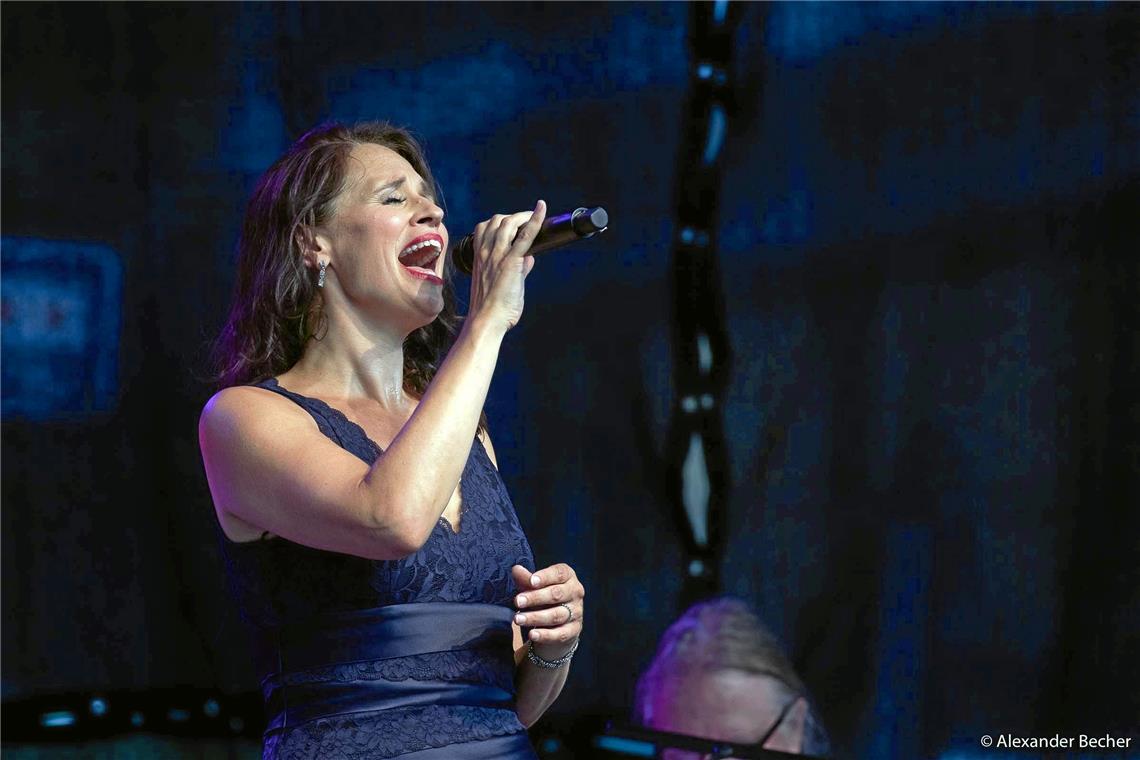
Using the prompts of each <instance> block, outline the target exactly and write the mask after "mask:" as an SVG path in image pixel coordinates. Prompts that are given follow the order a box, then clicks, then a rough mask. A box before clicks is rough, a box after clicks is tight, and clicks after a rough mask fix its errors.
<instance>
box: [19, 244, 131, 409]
mask: <svg viewBox="0 0 1140 760" xmlns="http://www.w3.org/2000/svg"><path fill="white" fill-rule="evenodd" d="M0 248H2V249H3V258H2V264H0V321H2V323H3V330H2V331H0V335H2V336H3V344H2V345H3V349H2V352H3V363H2V364H3V366H2V368H0V414H2V416H3V418H4V419H12V418H25V419H31V420H44V419H51V418H59V417H73V416H76V415H84V414H91V413H97V412H105V411H109V410H111V409H112V408H113V407H114V406H115V403H116V400H117V396H118V360H119V355H118V354H119V330H120V324H121V320H122V314H121V312H122V265H121V263H120V259H119V255H118V253H116V252H115V250H114V249H112V248H110V247H108V246H105V245H100V244H97V243H77V242H71V241H61V240H42V239H37V238H15V237H5V238H2V239H0Z"/></svg>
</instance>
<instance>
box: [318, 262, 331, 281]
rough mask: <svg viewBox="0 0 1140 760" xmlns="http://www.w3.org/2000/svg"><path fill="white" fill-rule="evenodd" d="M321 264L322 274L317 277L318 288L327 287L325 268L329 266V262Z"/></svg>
mask: <svg viewBox="0 0 1140 760" xmlns="http://www.w3.org/2000/svg"><path fill="white" fill-rule="evenodd" d="M320 264H321V271H320V274H318V275H317V287H318V288H323V287H324V286H325V268H326V267H327V266H328V265H329V263H328V262H327V261H322V262H320Z"/></svg>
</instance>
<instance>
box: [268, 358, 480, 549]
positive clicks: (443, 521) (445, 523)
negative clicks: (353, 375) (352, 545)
mask: <svg viewBox="0 0 1140 760" xmlns="http://www.w3.org/2000/svg"><path fill="white" fill-rule="evenodd" d="M269 380H270V382H272V383H273V384H274V385H276V386H277V387H278V388H280V389H281V390H283V391H285V393H288V394H290V395H293V396H297V397H299V398H303V399H308V400H309V401H313V402H315V403H317V404H320V405H321V406H323V407H324V408H325V409H327V410H328V411H329V412H331V413H332V414H334V415H335V416H337V417H338V418H340V420H341V421H343V422H344V423H345V424H346V425H349V426H351V427H353V428H355V429H356V431H357V432H359V433H360V435H361V437H363V438H364V440H365V441H367V442H368V445H369V446H371V447H372V448H373V449H374V450H375V451H376V456H380V455H381V454H383V453H384V447H383V446H381V445H380V444H378V443H376V441H374V440H372V436H370V435H368V431H367V430H365V429H364V426H363V425H361V424H360V423H358V422H354V421H352V420H350V419H349V418H348V415H347V414H345V413H344V412H342V411H341V410H340V409H337V408H336V407H335V406H332V405H331V404H329V403H328V402H327V401H324V400H322V399H319V398H317V397H316V396H306V395H304V394H303V393H297V392H296V391H291V390H289V389H288V388H286V387H285V386H284V385H282V384H281V383H280V381H278V380H277V378H276V377H271V378H269ZM471 445H472V446H474V445H475V441H472V443H471ZM342 448H343V447H342ZM350 453H351V452H350ZM469 461H471V451H470V449H468V451H467V460H466V461H465V462H464V463H463V472H461V473H460V474H459V484H458V485H457V486H456V489H457V490H458V491H459V527H458V528H457V527H455V526H454V525H452V524H451V520H448V519H447V518H446V517H444V516H443V515H440V516H439V520H438V521H437V524H440V525H441V527H443V528H446V529H447V532H448V533H449V534H451V535H452V536H455V537H457V538H458V537H459V536H460V535H462V534H463V524H464V523H465V522H466V519H464V515H465V514H466V513H467V508H466V506H465V501H464V499H463V476H464V475H466V474H467V463H468V462H469Z"/></svg>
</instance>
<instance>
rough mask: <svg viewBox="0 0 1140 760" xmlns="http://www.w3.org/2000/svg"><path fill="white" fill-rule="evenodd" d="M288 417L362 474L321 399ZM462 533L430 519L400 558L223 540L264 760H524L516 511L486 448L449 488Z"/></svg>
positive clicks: (522, 559)
mask: <svg viewBox="0 0 1140 760" xmlns="http://www.w3.org/2000/svg"><path fill="white" fill-rule="evenodd" d="M258 385H259V386H260V387H263V388H266V389H268V390H271V391H274V392H276V393H280V394H281V395H283V396H285V397H286V398H289V399H291V400H292V401H294V402H296V403H297V404H299V405H300V406H301V407H303V408H304V409H305V410H306V411H308V412H309V414H311V415H312V416H313V419H314V420H316V423H317V426H318V427H319V428H320V430H321V432H322V433H324V434H325V435H326V436H328V437H329V438H330V439H332V440H333V441H334V442H336V443H337V444H338V445H339V446H341V447H342V448H343V449H345V450H346V451H349V452H350V453H352V454H354V455H356V456H357V457H359V458H360V459H361V460H363V461H364V462H366V463H368V464H369V465H371V464H372V463H373V462H374V461H375V460H376V458H377V457H378V456H379V455H380V454H381V453H382V450H381V449H380V447H379V446H377V445H376V443H375V442H373V441H372V440H371V439H369V438H368V436H367V434H366V433H365V432H364V430H363V429H362V428H361V427H360V426H359V425H357V424H355V423H353V422H351V421H349V420H348V419H347V418H346V417H345V416H344V415H343V414H342V413H341V412H339V411H337V410H336V409H333V408H332V407H330V406H328V405H327V404H325V403H324V402H323V401H320V400H318V399H314V398H308V397H306V396H301V395H300V394H296V393H292V392H290V391H288V390H285V389H284V388H282V387H281V386H279V385H278V384H277V381H276V379H272V378H271V379H269V380H266V381H264V382H262V383H259V384H258ZM460 483H461V488H462V495H463V513H462V517H461V519H460V524H459V532H458V533H456V532H454V531H453V530H452V528H451V526H450V525H449V524H448V522H447V521H446V520H445V519H443V518H440V520H439V522H438V523H437V524H436V526H435V529H434V530H433V531H432V534H431V537H430V538H429V539H428V541H427V543H425V544H424V546H423V547H422V548H421V549H420V550H419V551H418V552H416V553H415V554H413V555H411V556H408V557H404V558H402V559H398V560H385V561H380V560H367V559H363V558H360V557H354V556H350V555H347V554H337V553H334V552H327V551H321V550H319V549H312V548H309V547H305V546H301V545H299V544H295V543H292V542H290V541H286V540H284V539H281V538H269V539H266V540H262V541H252V542H249V543H234V542H231V541H228V540H227V541H224V542H223V543H224V551H225V555H226V569H227V573H228V575H229V580H230V586H231V588H232V590H233V592H234V594H235V595H236V597H237V600H238V603H239V605H240V607H241V611H242V616H243V617H244V618H245V619H246V621H247V622H249V623H250V624H251V625H252V626H253V627H254V631H255V638H256V645H255V651H256V656H257V658H258V663H257V665H258V672H259V675H260V676H261V677H262V681H261V689H262V693H263V695H264V698H265V705H266V711H267V717H268V728H267V730H266V732H265V736H264V743H263V756H264V757H265V758H282V759H284V758H388V757H400V758H404V760H442V759H443V758H450V759H454V760H477V759H481V758H510V759H511V760H522V759H523V758H527V759H532V758H535V757H536V756H535V754H534V750H533V749H532V747H531V745H530V742H529V740H528V739H527V735H526V730H525V728H524V727H523V725H522V724H521V723H520V722H519V720H518V717H517V715H516V714H515V710H514V705H515V689H514V657H513V654H514V653H513V650H512V640H511V619H512V617H513V609H514V608H513V599H514V595H515V587H514V581H513V580H512V578H511V574H510V568H511V566H512V565H515V564H520V565H523V566H525V567H528V568H532V569H533V568H534V557H533V555H532V553H531V549H530V545H529V544H528V543H527V540H526V536H525V535H523V532H522V528H521V527H520V526H519V522H518V517H517V516H516V515H515V510H514V506H513V505H512V504H511V500H510V497H509V496H508V495H507V492H506V488H505V487H504V486H503V481H502V480H501V479H500V478H499V474H498V471H497V470H496V469H495V467H494V465H493V464H492V463H491V461H490V459H489V458H488V456H487V452H486V451H485V450H484V449H483V445H482V444H481V443H480V442H479V441H478V440H477V439H476V440H474V441H472V444H471V452H470V454H469V456H468V458H467V463H466V465H465V466H464V469H463V475H462V478H461V480H460Z"/></svg>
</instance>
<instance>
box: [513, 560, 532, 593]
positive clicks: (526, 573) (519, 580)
mask: <svg viewBox="0 0 1140 760" xmlns="http://www.w3.org/2000/svg"><path fill="white" fill-rule="evenodd" d="M533 575H534V573H532V572H531V571H530V570H527V569H526V568H525V567H523V566H522V565H515V566H514V567H512V568H511V579H512V580H513V581H514V582H515V588H517V589H518V590H519V591H529V590H530V588H531V585H530V579H531V577H532V576H533Z"/></svg>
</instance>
